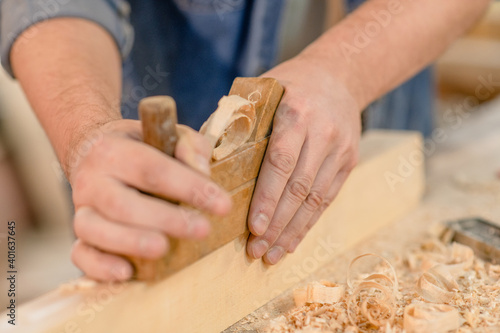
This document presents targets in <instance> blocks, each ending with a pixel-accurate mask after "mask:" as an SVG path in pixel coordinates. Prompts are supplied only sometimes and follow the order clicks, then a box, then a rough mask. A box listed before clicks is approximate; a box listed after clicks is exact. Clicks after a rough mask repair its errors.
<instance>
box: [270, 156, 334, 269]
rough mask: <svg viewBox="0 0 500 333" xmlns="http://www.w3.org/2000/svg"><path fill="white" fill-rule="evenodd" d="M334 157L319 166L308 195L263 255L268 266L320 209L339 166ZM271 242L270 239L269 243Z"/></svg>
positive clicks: (276, 259)
mask: <svg viewBox="0 0 500 333" xmlns="http://www.w3.org/2000/svg"><path fill="white" fill-rule="evenodd" d="M340 163H341V162H339V161H338V157H337V156H336V155H329V156H328V157H327V158H326V159H325V161H324V163H323V165H322V166H321V168H320V170H319V172H318V175H317V176H316V180H315V181H314V184H313V186H312V188H311V191H310V193H309V194H308V195H307V197H306V198H305V200H304V201H303V202H302V204H301V205H300V207H299V209H298V210H297V212H296V213H295V215H294V216H293V217H292V219H291V220H290V222H289V223H288V224H287V225H286V226H285V228H284V229H283V231H282V232H281V234H279V236H278V237H277V239H276V241H274V244H273V245H272V247H271V248H270V249H269V251H268V252H267V253H266V254H265V255H264V261H265V262H266V263H268V264H276V263H278V261H279V260H280V259H281V257H282V256H283V255H284V254H285V252H286V251H287V250H288V249H289V248H290V246H291V243H292V242H293V241H294V240H295V239H296V238H297V237H298V236H299V234H300V233H301V231H302V230H303V229H304V228H305V226H306V225H307V223H308V221H309V220H310V219H311V217H312V216H313V214H314V213H316V211H317V210H318V209H319V208H320V206H321V204H322V203H323V201H324V200H325V197H326V195H327V193H328V190H329V189H330V186H331V184H332V183H333V181H334V179H335V177H336V175H337V172H338V169H339V164H340ZM272 241H273V240H272V239H270V240H269V242H272Z"/></svg>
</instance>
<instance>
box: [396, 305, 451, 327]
mask: <svg viewBox="0 0 500 333" xmlns="http://www.w3.org/2000/svg"><path fill="white" fill-rule="evenodd" d="M459 326H460V316H459V314H458V311H457V309H455V308H454V307H452V306H449V305H444V304H429V303H415V304H410V305H408V306H407V307H406V308H405V311H404V328H405V330H406V333H428V332H434V333H441V332H443V333H445V332H448V331H450V330H456V329H458V327H459Z"/></svg>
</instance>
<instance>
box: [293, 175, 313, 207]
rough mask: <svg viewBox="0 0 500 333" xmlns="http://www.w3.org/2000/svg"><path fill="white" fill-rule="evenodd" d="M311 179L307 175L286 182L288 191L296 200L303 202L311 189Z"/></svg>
mask: <svg viewBox="0 0 500 333" xmlns="http://www.w3.org/2000/svg"><path fill="white" fill-rule="evenodd" d="M311 186H312V180H311V178H309V177H301V178H297V179H293V180H292V181H290V182H289V183H288V192H289V193H290V194H291V196H292V198H293V199H295V200H296V201H299V202H303V201H304V200H305V199H306V198H307V196H308V195H309V193H310V191H311Z"/></svg>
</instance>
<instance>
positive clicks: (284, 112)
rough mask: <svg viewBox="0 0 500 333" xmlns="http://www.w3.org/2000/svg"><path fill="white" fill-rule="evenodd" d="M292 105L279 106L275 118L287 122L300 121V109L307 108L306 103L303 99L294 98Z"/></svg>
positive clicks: (301, 116) (295, 122) (296, 122)
mask: <svg viewBox="0 0 500 333" xmlns="http://www.w3.org/2000/svg"><path fill="white" fill-rule="evenodd" d="M292 104H293V106H288V105H284V107H282V108H280V112H279V114H278V117H277V119H279V120H286V122H287V123H288V124H290V123H292V124H298V123H301V120H302V118H303V113H302V112H301V111H300V110H305V109H307V103H306V101H305V100H304V99H295V100H293V101H292Z"/></svg>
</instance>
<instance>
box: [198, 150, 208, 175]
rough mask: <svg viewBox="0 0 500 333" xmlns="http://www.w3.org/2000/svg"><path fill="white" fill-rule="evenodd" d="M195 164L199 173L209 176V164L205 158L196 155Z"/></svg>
mask: <svg viewBox="0 0 500 333" xmlns="http://www.w3.org/2000/svg"><path fill="white" fill-rule="evenodd" d="M196 163H197V165H198V170H199V171H201V172H202V173H204V174H206V175H209V176H210V162H209V161H208V160H207V158H206V157H205V156H202V155H196Z"/></svg>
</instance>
